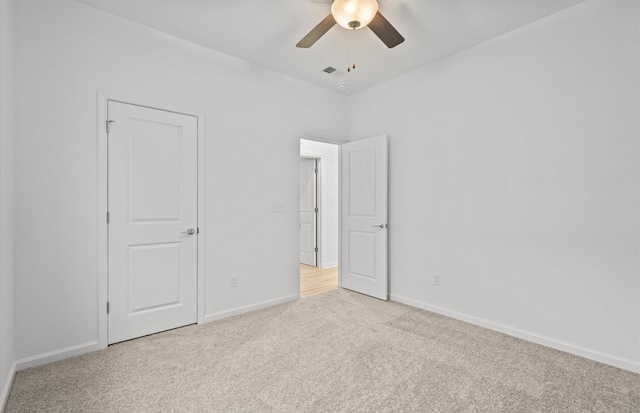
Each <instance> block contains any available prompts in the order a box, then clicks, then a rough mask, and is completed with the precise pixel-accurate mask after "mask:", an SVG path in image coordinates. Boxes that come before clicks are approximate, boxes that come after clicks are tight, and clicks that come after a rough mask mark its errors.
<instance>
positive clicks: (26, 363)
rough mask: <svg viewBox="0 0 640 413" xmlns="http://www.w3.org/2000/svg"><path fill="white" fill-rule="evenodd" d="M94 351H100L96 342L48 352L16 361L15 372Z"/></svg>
mask: <svg viewBox="0 0 640 413" xmlns="http://www.w3.org/2000/svg"><path fill="white" fill-rule="evenodd" d="M96 350H100V345H99V343H98V341H97V340H96V341H90V342H88V343H83V344H78V345H76V346H71V347H67V348H63V349H60V350H54V351H50V352H48V353H42V354H38V355H35V356H31V357H25V358H23V359H20V360H18V361H16V371H20V370H24V369H28V368H31V367H37V366H42V365H43V364H47V363H53V362H54V361H59V360H64V359H68V358H70V357H74V356H79V355H81V354H86V353H90V352H92V351H96Z"/></svg>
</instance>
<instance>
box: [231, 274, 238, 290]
mask: <svg viewBox="0 0 640 413" xmlns="http://www.w3.org/2000/svg"><path fill="white" fill-rule="evenodd" d="M237 286H238V276H237V275H234V276H233V277H231V288H235V287H237Z"/></svg>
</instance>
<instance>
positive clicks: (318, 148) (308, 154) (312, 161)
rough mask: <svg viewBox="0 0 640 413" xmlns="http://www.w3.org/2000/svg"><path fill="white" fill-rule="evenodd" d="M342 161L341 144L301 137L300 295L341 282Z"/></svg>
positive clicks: (311, 293)
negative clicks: (339, 263)
mask: <svg viewBox="0 0 640 413" xmlns="http://www.w3.org/2000/svg"><path fill="white" fill-rule="evenodd" d="M339 163H340V146H339V145H336V144H331V143H326V142H319V141H313V140H309V139H301V140H300V296H301V297H304V296H308V295H313V294H317V293H320V292H324V291H329V290H331V289H335V288H338V285H339V281H338V279H339V275H338V261H339V247H338V244H339V241H338V237H339V235H340V231H339ZM314 224H315V226H314ZM314 244H315V245H314Z"/></svg>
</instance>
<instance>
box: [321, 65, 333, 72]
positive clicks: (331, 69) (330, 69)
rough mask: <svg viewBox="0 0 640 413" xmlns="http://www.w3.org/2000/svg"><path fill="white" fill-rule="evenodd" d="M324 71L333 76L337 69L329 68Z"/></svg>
mask: <svg viewBox="0 0 640 413" xmlns="http://www.w3.org/2000/svg"><path fill="white" fill-rule="evenodd" d="M322 71H323V72H326V73H329V74H331V73H333V72H335V71H336V68H335V67H331V66H329V67H326V68H324V69H323V70H322Z"/></svg>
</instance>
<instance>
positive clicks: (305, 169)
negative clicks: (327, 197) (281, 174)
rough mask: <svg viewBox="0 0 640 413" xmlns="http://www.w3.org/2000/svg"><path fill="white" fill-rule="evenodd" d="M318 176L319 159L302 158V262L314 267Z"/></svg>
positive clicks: (315, 261)
mask: <svg viewBox="0 0 640 413" xmlns="http://www.w3.org/2000/svg"><path fill="white" fill-rule="evenodd" d="M317 176H318V165H317V161H316V160H315V159H305V158H302V159H300V262H301V263H302V264H307V265H311V266H314V267H315V266H316V265H317V250H316V247H317V238H316V231H317V221H316V216H317V209H316V205H317V204H316V187H317V179H316V177H317Z"/></svg>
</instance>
